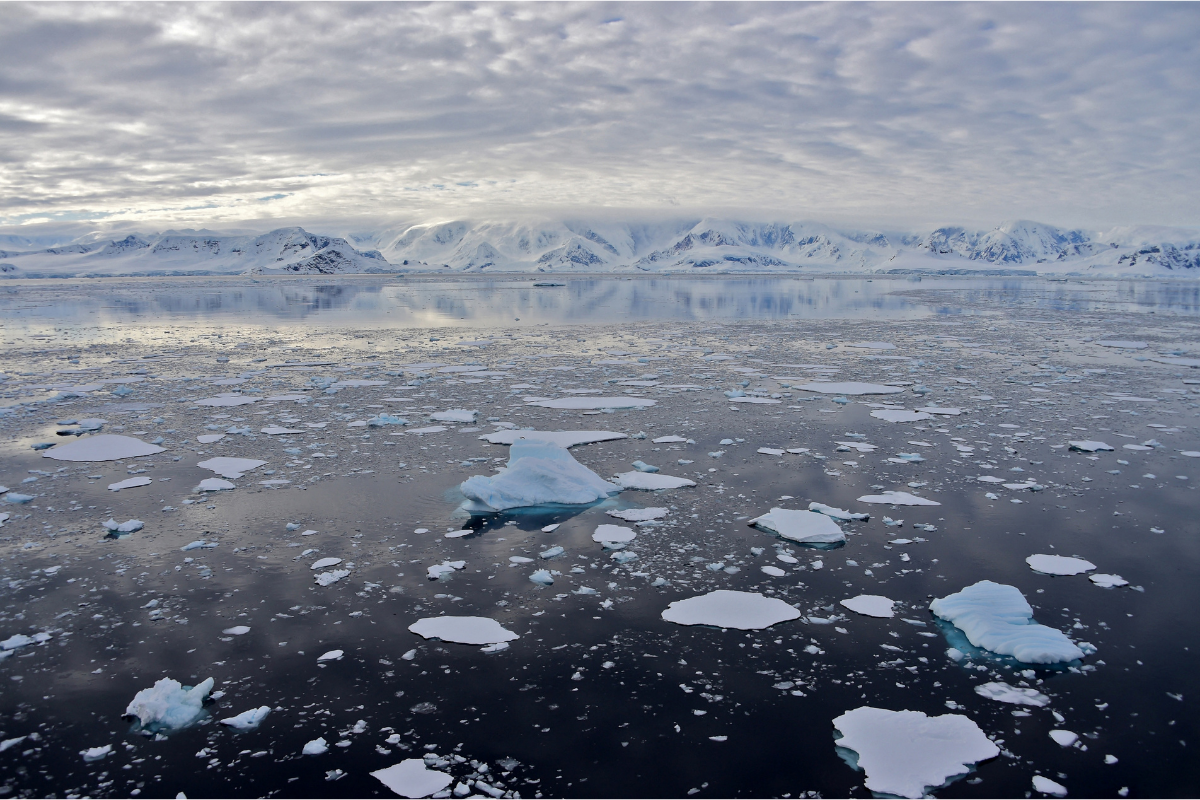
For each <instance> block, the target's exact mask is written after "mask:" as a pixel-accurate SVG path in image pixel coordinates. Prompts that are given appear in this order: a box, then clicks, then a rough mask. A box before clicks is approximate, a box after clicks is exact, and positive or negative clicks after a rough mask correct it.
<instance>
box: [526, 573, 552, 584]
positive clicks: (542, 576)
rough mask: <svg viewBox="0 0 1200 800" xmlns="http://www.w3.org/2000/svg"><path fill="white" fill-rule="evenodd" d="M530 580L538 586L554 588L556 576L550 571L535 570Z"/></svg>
mask: <svg viewBox="0 0 1200 800" xmlns="http://www.w3.org/2000/svg"><path fill="white" fill-rule="evenodd" d="M529 580H531V581H533V582H534V583H536V584H537V585H538V586H553V585H554V576H553V575H551V574H550V570H548V569H539V570H535V571H534V572H533V573H531V574H530V576H529Z"/></svg>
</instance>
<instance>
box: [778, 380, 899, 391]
mask: <svg viewBox="0 0 1200 800" xmlns="http://www.w3.org/2000/svg"><path fill="white" fill-rule="evenodd" d="M792 388H793V389H802V390H803V391H806V392H820V393H821V394H896V393H897V392H903V391H904V387H902V386H884V385H883V384H881V383H860V382H859V381H843V382H841V383H806V384H804V385H803V386H793V387H792Z"/></svg>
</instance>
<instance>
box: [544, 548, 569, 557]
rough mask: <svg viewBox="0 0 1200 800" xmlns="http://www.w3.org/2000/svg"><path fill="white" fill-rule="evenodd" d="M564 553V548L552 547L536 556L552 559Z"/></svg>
mask: <svg viewBox="0 0 1200 800" xmlns="http://www.w3.org/2000/svg"><path fill="white" fill-rule="evenodd" d="M565 552H567V551H566V549H565V548H563V547H560V546H558V545H555V546H554V547H551V548H548V549H546V550H543V551H542V552H540V553H538V556H539V557H540V558H554V557H555V556H561V555H562V554H563V553H565Z"/></svg>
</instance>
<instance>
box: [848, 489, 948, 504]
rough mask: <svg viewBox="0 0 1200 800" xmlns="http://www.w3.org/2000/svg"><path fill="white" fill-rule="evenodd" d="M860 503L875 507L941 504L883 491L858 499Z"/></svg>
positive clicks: (923, 498)
mask: <svg viewBox="0 0 1200 800" xmlns="http://www.w3.org/2000/svg"><path fill="white" fill-rule="evenodd" d="M858 502H860V503H875V504H877V505H889V504H890V505H895V506H940V505H941V503H939V502H937V501H935V500H929V499H928V498H925V497H918V496H917V495H915V494H909V493H908V492H893V491H885V492H884V493H883V494H866V495H863V496H862V497H860V498H858Z"/></svg>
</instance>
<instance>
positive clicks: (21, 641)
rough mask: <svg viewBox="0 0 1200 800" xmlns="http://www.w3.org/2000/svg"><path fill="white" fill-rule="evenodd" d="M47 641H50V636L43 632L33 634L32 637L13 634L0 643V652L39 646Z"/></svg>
mask: <svg viewBox="0 0 1200 800" xmlns="http://www.w3.org/2000/svg"><path fill="white" fill-rule="evenodd" d="M48 641H50V634H48V633H46V632H44V631H43V632H41V633H35V634H34V635H33V636H26V635H25V634H23V633H15V634H13V635H12V636H10V637H8V638H7V639H5V640H4V641H0V650H16V649H17V648H18V647H26V646H28V645H31V644H41V643H42V642H48Z"/></svg>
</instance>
